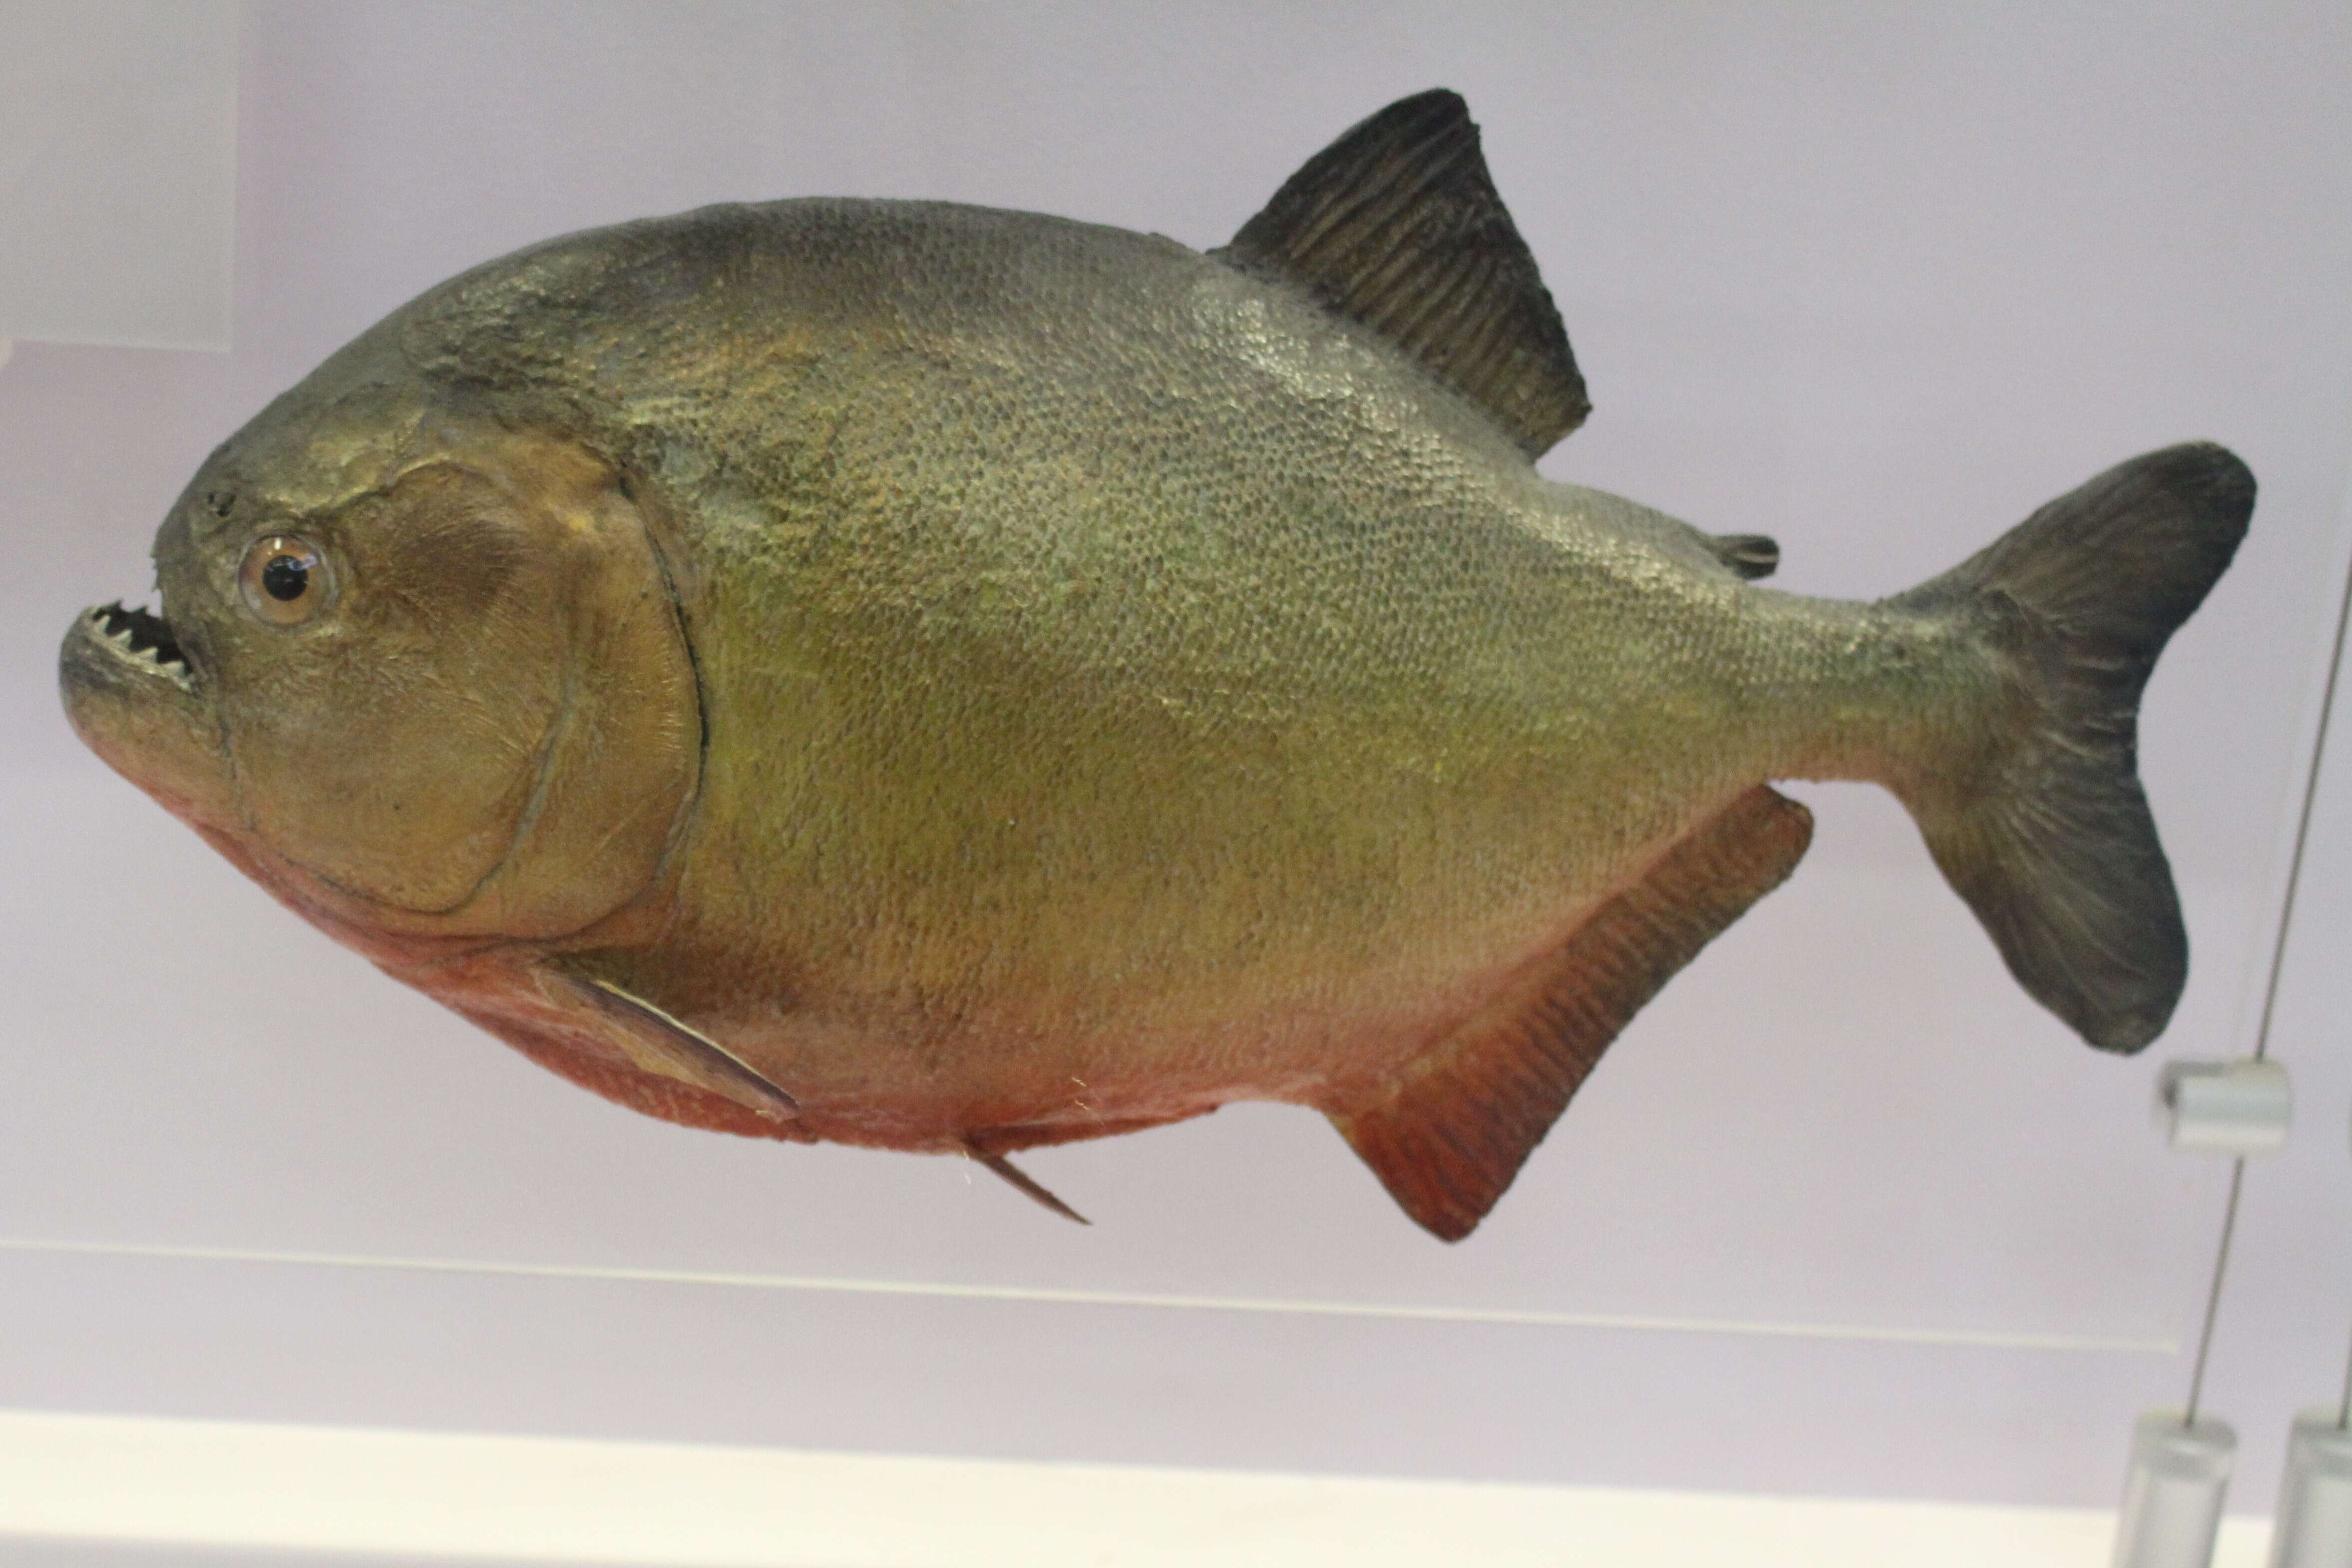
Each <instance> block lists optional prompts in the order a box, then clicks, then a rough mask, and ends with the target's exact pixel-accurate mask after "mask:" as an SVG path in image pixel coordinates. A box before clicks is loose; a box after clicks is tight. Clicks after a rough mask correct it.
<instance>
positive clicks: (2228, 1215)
mask: <svg viewBox="0 0 2352 1568" xmlns="http://www.w3.org/2000/svg"><path fill="white" fill-rule="evenodd" d="M2245 1184H2246V1162H2245V1160H2244V1159H2243V1157H2241V1158H2239V1159H2235V1160H2232V1161H2231V1162H2230V1201H2229V1204H2228V1205H2226V1206H2225V1207H2224V1208H2223V1209H2222V1210H2221V1246H2220V1247H2217V1248H2215V1249H2214V1253H2213V1284H2212V1287H2211V1289H2209V1290H2208V1291H2207V1292H2206V1294H2205V1326H2204V1328H2203V1329H2202V1330H2201V1331H2200V1332H2199V1333H2198V1335H2197V1366H2196V1370H2195V1371H2193V1372H2191V1373H2189V1407H2188V1409H2187V1410H2186V1411H2184V1412H2183V1413H2182V1415H2181V1417H2180V1424H2181V1425H2182V1426H2196V1425H2197V1406H2198V1405H2199V1404H2200V1403H2201V1402H2202V1401H2203V1399H2204V1397H2205V1363H2206V1361H2207V1359H2208V1358H2210V1356H2211V1355H2212V1353H2213V1325H2214V1323H2215V1322H2216V1321H2219V1320H2220V1318H2221V1281H2222V1280H2223V1279H2226V1278H2228V1276H2229V1272H2230V1243H2231V1240H2233V1239H2234V1238H2235V1237H2236V1236H2237V1234H2238V1194H2240V1193H2241V1192H2242V1191H2243V1190H2244V1189H2245Z"/></svg>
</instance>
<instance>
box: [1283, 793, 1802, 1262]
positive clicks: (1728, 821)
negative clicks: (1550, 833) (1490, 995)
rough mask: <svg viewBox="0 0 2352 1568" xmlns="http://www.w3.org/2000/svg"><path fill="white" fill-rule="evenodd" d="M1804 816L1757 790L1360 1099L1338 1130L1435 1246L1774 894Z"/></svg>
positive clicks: (1491, 1196) (1463, 1229) (1470, 1223)
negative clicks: (1645, 1012)
mask: <svg viewBox="0 0 2352 1568" xmlns="http://www.w3.org/2000/svg"><path fill="white" fill-rule="evenodd" d="M1812 833H1813V818H1812V814H1811V812H1809V811H1807V810H1806V809H1805V808H1804V807H1803V806H1801V805H1798V804H1797V803H1796V802H1794V801H1792V800H1790V799H1789V798H1788V797H1787V796H1785V795H1781V794H1780V793H1779V792H1778V791H1776V790H1773V789H1769V788H1767V787H1765V786H1764V785H1761V784H1759V785H1758V786H1757V787H1756V788H1754V789H1752V790H1749V791H1748V793H1747V794H1746V795H1741V796H1740V797H1739V798H1738V800H1736V801H1734V802H1732V803H1731V805H1728V806H1727V807H1726V808H1725V809H1724V810H1723V811H1721V812H1719V813H1718V814H1717V815H1716V816H1713V817H1710V818H1709V819H1708V820H1707V821H1706V823H1705V824H1703V825H1702V826H1699V827H1697V828H1696V829H1695V830H1694V831H1692V832H1691V833H1690V834H1688V835H1686V836H1685V837H1684V838H1683V839H1682V840H1681V841H1680V842H1678V843H1677V844H1675V847H1673V848H1671V849H1669V850H1667V851H1666V853H1665V855H1664V857H1663V858H1660V859H1659V861H1658V862H1657V863H1656V864H1655V865H1654V866H1652V867H1651V868H1650V869H1649V871H1648V872H1647V874H1645V875H1644V876H1643V878H1642V879H1641V880H1640V881H1638V882H1635V883H1634V884H1633V885H1632V886H1631V887H1628V888H1627V889H1624V890H1623V891H1622V892H1620V893H1619V894H1617V895H1616V896H1615V897H1614V898H1612V899H1611V900H1609V901H1608V902H1607V903H1605V904H1603V905H1601V908H1600V909H1599V910H1597V911H1595V913H1594V914H1593V915H1592V917H1591V919H1590V920H1588V921H1585V922H1584V924H1583V925H1581V926H1580V927H1579V928H1578V929H1577V932H1576V934H1575V935H1574V936H1572V937H1570V939H1569V941H1568V942H1567V944H1566V945H1565V946H1563V947H1562V948H1561V949H1560V950H1559V952H1557V953H1555V954H1553V955H1552V956H1551V957H1549V958H1548V959H1546V960H1544V961H1543V962H1542V963H1538V964H1537V965H1535V966H1534V967H1533V968H1531V969H1530V970H1529V971H1528V973H1526V974H1525V975H1524V976H1523V977H1522V978H1521V979H1520V980H1519V981H1518V983H1517V984H1515V985H1513V986H1511V987H1510V988H1509V989H1507V991H1505V992H1504V994H1502V995H1501V996H1499V997H1497V998H1496V1000H1495V1001H1494V1002H1492V1003H1491V1004H1489V1005H1487V1006H1486V1009H1485V1010H1484V1011H1483V1012H1481V1013H1480V1014H1478V1015H1477V1016H1475V1017H1474V1018H1472V1019H1471V1020H1470V1021H1469V1022H1468V1023H1466V1024H1465V1025H1464V1026H1462V1027H1461V1028H1460V1029H1458V1030H1456V1031H1455V1032H1454V1035H1453V1036H1452V1037H1449V1038H1447V1039H1446V1040H1445V1041H1444V1042H1443V1043H1442V1044H1440V1045H1439V1046H1437V1047H1435V1048H1434V1049H1433V1050H1431V1051H1430V1052H1428V1053H1427V1054H1426V1055H1424V1056H1423V1057H1422V1058H1420V1059H1419V1060H1417V1061H1415V1062H1414V1063H1412V1066H1411V1067H1409V1068H1406V1069H1405V1070H1404V1072H1403V1073H1402V1074H1401V1075H1399V1077H1398V1078H1397V1079H1394V1080H1392V1081H1391V1082H1390V1083H1389V1084H1387V1085H1384V1086H1383V1087H1382V1089H1381V1091H1379V1092H1377V1093H1376V1094H1375V1095H1374V1096H1373V1097H1371V1098H1370V1100H1368V1101H1365V1102H1360V1103H1357V1104H1354V1105H1350V1106H1348V1107H1344V1108H1339V1109H1334V1110H1331V1111H1330V1112H1329V1114H1330V1117H1331V1120H1332V1121H1333V1122H1334V1123H1335V1124H1336V1125H1337V1126H1338V1127H1339V1131H1340V1134H1341V1135H1342V1136H1343V1137H1345V1138H1346V1139H1347V1140H1348V1142H1349V1145H1350V1146H1352V1147H1353V1148H1354V1149H1355V1151H1356V1152H1357V1153H1358V1154H1360V1155H1361V1156H1362V1157H1363V1160H1364V1163H1366V1164H1368V1165H1370V1166H1371V1168H1372V1173H1373V1174H1375V1175H1377V1176H1378V1177H1380V1179H1381V1185H1383V1186H1385V1187H1387V1188H1388V1190H1389V1194H1390V1195H1391V1196H1392V1197H1394V1198H1395V1199H1396V1201H1397V1203H1398V1204H1399V1205H1401V1206H1402V1208H1403V1209H1404V1211H1405V1213H1407V1214H1409V1215H1412V1217H1413V1218H1414V1219H1415V1220H1417V1221H1419V1222H1420V1223H1421V1224H1422V1226H1424V1227H1425V1228H1427V1229H1428V1230H1429V1231H1431V1232H1432V1233H1433V1234H1434V1235H1436V1236H1437V1237H1441V1238H1442V1239H1444V1240H1446V1241H1459V1240H1461V1239H1462V1238H1463V1237H1465V1236H1467V1235H1469V1234H1470V1233H1471V1231H1472V1230H1474V1229H1475V1228H1476V1227H1477V1225H1478V1222H1479V1221H1480V1220H1482V1219H1484V1218H1485V1217H1486V1211H1487V1210H1488V1209H1491V1208H1493V1207H1494V1206H1495V1200H1496V1199H1497V1198H1499V1197H1501V1196H1502V1195H1503V1190H1504V1189H1505V1188H1506V1187H1508V1186H1509V1185H1510V1184H1511V1178H1512V1177H1514V1176H1516V1175H1517V1174H1518V1173H1519V1167H1520V1165H1521V1164H1523V1163H1526V1161H1527V1157H1528V1154H1529V1153H1530V1152H1532V1151H1533V1150H1534V1148H1535V1146H1536V1145H1537V1144H1538V1143H1539V1142H1543V1136H1544V1134H1545V1133H1546V1132H1548V1131H1550V1129H1551V1124H1552V1123H1553V1122H1554V1121H1557V1120H1558V1119H1559V1113H1560V1112H1561V1111H1563V1110H1567V1109H1568V1101H1569V1098H1570V1096H1571V1095H1573V1094H1575V1092H1576V1090H1577V1087H1578V1086H1579V1085H1580V1084H1581V1083H1582V1082H1583V1081H1584V1079H1585V1075H1586V1074H1588V1073H1590V1072H1591V1070H1592V1068H1593V1067H1594V1066H1595V1065H1596V1064H1598V1063H1599V1061H1600V1060H1601V1052H1602V1051H1604V1050H1606V1049H1608V1048H1609V1043H1610V1042H1611V1041H1612V1040H1613V1039H1615V1038H1616V1037H1617V1032H1618V1031H1619V1030H1620V1029H1622V1028H1623V1027H1624V1026H1625V1025H1626V1023H1627V1022H1628V1021H1629V1020H1631V1019H1632V1018H1633V1015H1634V1014H1635V1013H1637V1012H1639V1011H1640V1010H1641V1008H1642V1005H1643V1004H1644V1003H1646V1002H1648V1001H1649V999H1650V998H1651V997H1653V996H1654V995H1656V994H1657V993H1658V988H1659V987H1660V986H1662V985H1664V984H1665V983H1666V982H1667V980H1669V979H1670V978H1672V977H1673V975H1674V973H1675V971H1676V970H1678V969H1680V968H1682V966H1683V965H1684V964H1685V963H1689V962H1690V961H1691V960H1692V959H1693V958H1695V957H1696V956H1697V955H1698V951H1699V949H1701V948H1703V947H1705V946H1706V944H1707V943H1708V942H1712V941H1713V940H1715V938H1716V937H1717V935H1718V934H1720V933H1721V932H1722V931H1723V929H1724V928H1725V927H1727V926H1728V925H1729V924H1730V923H1731V922H1732V921H1736V920H1738V918H1739V917H1740V916H1741V915H1742V914H1744V913H1745V912H1746V911H1747V910H1748V906H1749V905H1751V904H1753V903H1754V902H1755V901H1756V900H1759V899H1760V898H1762V897H1763V896H1764V895H1765V894H1766V893H1769V892H1770V891H1771V890H1772V889H1774V888H1777V887H1779V886H1780V883H1781V882H1782V880H1784V879H1786V878H1787V877H1788V875H1789V873H1790V871H1791V870H1793V869H1795V868H1796V864H1797V861H1798V859H1799V858H1801V857H1802V856H1803V854H1804V852H1805V847H1806V845H1808V844H1809V843H1811V841H1812Z"/></svg>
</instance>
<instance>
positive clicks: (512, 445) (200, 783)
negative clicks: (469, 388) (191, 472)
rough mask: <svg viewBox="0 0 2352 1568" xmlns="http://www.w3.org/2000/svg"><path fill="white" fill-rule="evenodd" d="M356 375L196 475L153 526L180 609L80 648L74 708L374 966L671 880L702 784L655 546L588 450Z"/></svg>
mask: <svg viewBox="0 0 2352 1568" xmlns="http://www.w3.org/2000/svg"><path fill="white" fill-rule="evenodd" d="M331 363H332V362H331ZM343 380H344V382H345V385H344V386H343V388H342V389H341V390H340V391H337V390H334V389H333V388H330V389H328V391H327V392H326V393H323V394H322V393H320V392H319V391H318V390H317V389H311V390H310V392H309V393H308V395H306V393H305V388H297V389H296V391H295V392H294V393H289V395H287V397H285V398H281V399H280V400H279V402H278V404H277V405H272V407H271V408H270V409H268V410H267V411H265V413H264V414H263V415H262V416H259V417H258V418H257V419H256V420H255V421H254V423H253V424H252V425H250V426H247V428H246V430H244V431H241V432H240V433H239V434H238V435H237V436H236V437H233V438H232V439H231V440H230V441H229V442H227V443H226V445H224V446H223V447H221V448H220V449H219V450H218V451H216V452H215V454H214V455H213V456H212V458H210V459H209V460H208V461H207V462H206V463H205V465H204V467H203V468H201V469H200V470H199V471H198V472H197V474H196V476H195V478H194V480H193V481H192V482H191V483H190V484H189V486H188V488H187V489H186V491H185V492H184V494H183V495H182V496H181V498H180V500H179V501H178V502H177V503H176V504H175V505H174V506H173V508H172V510H171V511H170V513H169V514H168V515H167V516H166V518H165V520H164V521H163V526H162V528H161V529H160V531H158V533H157V536H156V541H155V551H154V557H155V571H156V581H157V585H158V588H159V590H160V593H161V597H162V609H161V611H160V613H151V612H149V611H146V610H143V609H125V608H123V607H122V606H121V605H119V604H117V605H106V606H102V607H100V608H97V609H92V610H89V611H87V612H85V613H84V614H83V615H82V616H80V617H79V619H78V620H77V621H76V623H75V625H74V626H73V627H72V629H71V630H70V631H69V632H68V635H67V637H66V639H65V644H64V647H63V649H62V650H61V653H60V659H59V664H60V669H59V676H60V684H61V686H62V689H63V694H64V699H65V705H66V710H67V713H68V717H69V719H70V720H71V721H72V724H73V726H74V728H75V730H76V731H78V732H79V734H80V735H81V737H82V739H83V740H84V741H85V742H87V743H88V744H89V746H90V748H91V749H92V750H93V751H95V752H97V753H98V754H99V756H100V758H102V759H103V760H104V761H105V762H106V763H108V764H109V765H110V766H111V767H112V768H114V769H115V771H116V772H118V773H121V774H122V775H123V776H124V777H126V778H128V779H129V780H130V781H131V783H133V784H137V785H139V786H140V787H141V788H142V789H143V790H145V791H146V792H147V793H148V794H149V795H152V796H153V797H154V798H155V799H156V800H158V801H159V802H161V803H162V804H163V805H164V806H165V807H166V808H167V809H169V810H171V811H172V812H173V813H174V814H175V815H177V816H180V817H181V818H183V819H184V821H186V822H188V823H189V824H190V825H191V826H194V828H196V830H197V831H198V832H199V833H201V834H203V835H204V837H205V838H206V839H208V840H209V841H210V842H212V843H213V844H214V846H215V847H216V848H219V849H220V850H221V851H222V852H223V853H224V854H226V855H227V856H228V858H230V859H231V860H233V861H234V862H236V864H237V865H238V866H239V868H242V869H244V870H245V871H246V872H247V874H249V875H251V876H252V877H254V878H255V879H257V880H258V881H260V882H261V883H263V884H264V885H265V886H266V887H268V889H270V890H271V891H272V892H274V893H276V894H278V896H279V897H280V898H281V899H283V900H285V901H287V902H288V903H289V904H291V905H293V906H294V907H295V908H297V909H298V910H300V911H301V912H302V913H304V914H305V915H307V916H309V917H310V918H311V919H312V920H313V921H316V922H318V923H319V924H320V925H322V926H325V927H327V928H328V929H329V930H330V931H333V932H334V933H335V934H337V935H339V936H341V937H342V938H343V939H344V940H345V941H347V942H352V944H353V945H356V946H359V947H361V948H362V950H363V951H371V952H373V955H375V956H378V957H379V959H380V961H381V960H383V959H386V958H388V957H389V956H390V954H388V953H387V952H384V951H383V950H384V949H386V948H387V947H389V948H392V949H394V950H399V949H402V948H403V946H404V944H405V945H406V946H407V947H409V948H414V947H415V945H416V944H417V943H418V942H424V943H425V944H427V945H428V946H430V945H431V944H432V943H434V942H436V940H437V939H449V938H462V939H468V940H470V941H479V940H480V939H482V938H502V939H517V940H525V941H551V940H556V939H560V938H562V937H564V936H567V935H571V934H573V933H577V932H580V931H583V930H585V929H587V928H589V927H591V926H593V925H595V924H596V922H598V921H601V920H603V919H604V918H605V917H607V916H609V915H611V914H613V913H614V911H615V910H620V909H622V908H624V907H625V906H627V905H629V904H631V903H632V902H633V901H634V900H640V899H641V898H642V897H643V896H644V895H645V894H646V893H647V891H648V890H649V889H651V888H652V887H654V885H655V884H656V883H657V882H658V880H659V879H660V876H661V873H662V870H663V868H664V867H665V865H666V863H667V860H668V858H669V857H670V852H671V850H672V848H673V847H674V846H675V845H676V843H677V840H678V838H679V837H680V836H681V835H682V833H683V832H684V830H685V824H686V822H687V820H688V816H689V813H690V810H691V805H692V803H693V800H694V796H695V793H696V788H697V784H698V772H699V758H700V751H701V740H702V735H701V709H700V703H699V700H698V692H697V689H696V680H695V673H694V667H693V660H692V658H691V656H690V654H689V651H688V634H687V630H686V626H685V622H684V617H683V614H682V612H681V610H680V607H679V605H678V602H677V595H676V593H675V592H674V590H673V587H672V579H671V576H670V574H669V572H668V569H667V564H666V561H665V558H664V555H663V552H662V549H661V547H660V545H659V544H658V543H657V542H656V538H655V529H654V528H653V527H652V526H651V525H650V524H649V521H648V519H647V517H646V512H645V510H643V509H642V508H641V507H640V505H639V503H638V501H637V500H636V497H635V489H634V487H633V486H632V485H631V484H630V482H629V481H628V479H627V478H626V477H625V474H624V473H623V471H622V470H621V469H620V468H618V467H617V466H616V465H615V464H614V463H613V462H611V461H608V460H607V459H606V458H604V457H602V456H600V455H599V454H598V453H597V452H596V451H594V450H593V449H592V448H591V447H589V446H587V445H586V444H584V443H583V442H582V441H580V440H577V439H573V438H570V437H566V436H565V435H563V434H562V433H561V432H559V431H555V430H550V429H544V428H540V429H534V428H530V427H518V426H514V425H513V424H511V423H509V422H508V421H503V420H499V419H495V418H490V417H487V416H482V415H480V414H479V413H474V414H468V413H467V412H466V411H464V410H462V409H458V408H456V407H453V406H452V405H450V403H449V401H448V399H446V397H445V398H436V397H434V396H431V395H425V394H424V393H420V392H418V391H416V390H415V389H414V388H413V387H407V386H404V385H402V384H400V383H399V382H398V380H397V378H393V379H391V380H390V381H386V380H371V379H370V378H368V377H366V376H364V375H362V376H360V377H357V378H352V377H348V376H346V377H344V378H343ZM354 382H356V384H353V383H354Z"/></svg>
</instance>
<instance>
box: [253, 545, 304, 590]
mask: <svg viewBox="0 0 2352 1568" xmlns="http://www.w3.org/2000/svg"><path fill="white" fill-rule="evenodd" d="M261 585H262V587H263V588H265V589H267V590H268V594H269V596H270V597H271V598H273V599H281V600H293V599H299V598H300V597H301V596H302V594H303V590H305V589H307V588H308V587H310V568H309V567H308V566H305V565H303V564H302V562H301V559H300V557H299V556H293V555H273V556H271V557H270V558H269V564H268V565H267V566H264V567H263V568H262V569H261Z"/></svg>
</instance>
